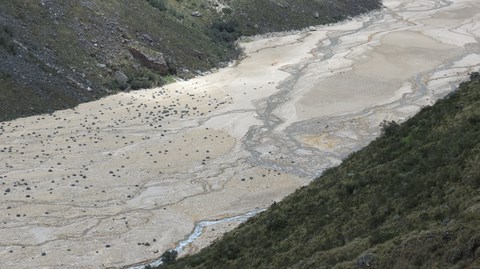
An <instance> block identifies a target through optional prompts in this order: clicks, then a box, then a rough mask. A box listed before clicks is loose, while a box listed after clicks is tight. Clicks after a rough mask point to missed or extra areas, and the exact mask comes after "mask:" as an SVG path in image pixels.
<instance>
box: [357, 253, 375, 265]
mask: <svg viewBox="0 0 480 269" xmlns="http://www.w3.org/2000/svg"><path fill="white" fill-rule="evenodd" d="M374 261H375V256H373V254H371V253H368V254H365V255H363V256H361V257H359V258H358V259H357V268H367V267H370V266H372V264H373V262H374Z"/></svg>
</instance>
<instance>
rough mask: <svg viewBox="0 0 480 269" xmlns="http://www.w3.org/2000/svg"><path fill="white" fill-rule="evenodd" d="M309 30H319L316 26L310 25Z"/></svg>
mask: <svg viewBox="0 0 480 269" xmlns="http://www.w3.org/2000/svg"><path fill="white" fill-rule="evenodd" d="M308 30H310V31H317V27H315V26H310V27H308Z"/></svg>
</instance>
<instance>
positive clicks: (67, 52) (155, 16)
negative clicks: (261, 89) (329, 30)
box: [0, 0, 380, 121]
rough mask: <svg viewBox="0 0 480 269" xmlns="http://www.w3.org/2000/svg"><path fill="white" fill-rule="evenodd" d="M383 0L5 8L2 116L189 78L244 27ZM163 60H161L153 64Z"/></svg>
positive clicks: (98, 1) (1, 15) (165, 0)
mask: <svg viewBox="0 0 480 269" xmlns="http://www.w3.org/2000/svg"><path fill="white" fill-rule="evenodd" d="M379 6H380V1H379V0H361V1H354V0H335V1H324V0H322V1H319V0H316V1H306V0H293V1H278V0H260V1H254V0H236V1H227V0H224V1H221V0H209V1H207V0H201V1H198V0H195V1H194V0H183V1H177V0H135V1H127V0H120V1H114V0H82V1H58V0H42V1H36V0H35V1H34V0H26V1H14V0H4V1H2V8H1V9H0V59H1V62H0V121H3V120H8V119H13V118H16V117H19V116H28V115H33V114H38V113H45V112H51V111H54V110H57V109H63V108H71V107H73V106H75V105H77V104H79V103H81V102H86V101H91V100H95V99H98V98H101V97H102V96H105V95H108V94H112V93H115V92H118V91H122V90H130V89H138V88H147V87H153V86H157V85H161V84H164V83H166V82H168V81H170V80H171V79H172V78H171V77H169V76H170V75H178V76H180V77H182V78H189V77H192V76H195V75H198V74H201V72H203V71H205V70H209V69H211V68H213V67H218V66H224V65H225V63H226V62H228V61H230V60H232V59H235V58H236V57H238V55H239V53H240V51H239V50H238V48H237V47H236V46H235V44H234V41H235V40H236V38H238V37H239V36H240V35H250V34H257V33H264V32H267V31H277V30H286V29H297V28H300V27H305V26H308V25H311V24H320V23H328V22H334V21H338V20H340V19H343V18H346V17H349V16H354V15H357V14H359V13H362V12H366V11H369V10H372V9H375V8H378V7H379ZM152 61H153V63H152Z"/></svg>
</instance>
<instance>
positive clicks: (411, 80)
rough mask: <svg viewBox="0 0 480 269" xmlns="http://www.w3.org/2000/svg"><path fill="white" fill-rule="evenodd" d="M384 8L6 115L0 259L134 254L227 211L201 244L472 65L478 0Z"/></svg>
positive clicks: (138, 257)
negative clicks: (169, 77)
mask: <svg viewBox="0 0 480 269" xmlns="http://www.w3.org/2000/svg"><path fill="white" fill-rule="evenodd" d="M384 5H385V8H384V9H383V10H382V11H379V12H374V13H371V14H368V15H365V16H362V17H358V18H353V19H351V20H349V21H346V22H343V23H339V24H334V25H327V26H318V27H317V29H316V31H306V30H305V31H299V32H295V33H283V34H272V35H269V36H262V37H251V38H246V39H245V40H243V42H242V43H241V46H242V47H244V49H245V57H244V58H243V59H242V60H241V61H239V62H238V63H237V64H235V65H232V66H231V67H228V68H224V69H221V70H218V71H215V72H213V73H212V74H209V75H205V76H201V77H197V78H195V79H192V80H189V81H181V82H177V83H174V84H170V85H167V86H165V87H163V88H157V89H149V90H141V91H135V92H130V93H121V94H118V95H114V96H110V97H107V98H104V99H102V100H99V101H95V102H91V103H86V104H82V105H80V106H78V107H77V108H75V109H70V110H64V111H57V112H55V113H52V114H49V115H40V116H34V117H28V118H22V119H17V120H14V121H9V122H2V123H0V188H1V189H0V191H1V193H2V196H1V198H0V199H1V200H0V205H1V206H0V238H1V242H0V262H1V264H2V266H5V267H6V268H11V267H15V268H31V267H38V268H122V267H128V266H129V265H133V264H137V263H141V262H144V261H149V260H154V259H156V258H158V257H159V256H160V255H161V254H162V253H163V252H164V251H165V250H167V249H172V248H175V247H177V245H178V244H179V242H182V240H184V239H186V238H188V237H189V235H190V234H191V233H192V231H194V229H195V227H196V224H197V223H201V222H202V221H206V220H222V219H227V220H232V221H225V222H221V221H220V222H214V224H212V225H211V226H208V225H207V226H205V227H204V228H203V229H202V234H201V235H199V236H198V237H196V238H195V240H194V241H193V243H191V244H188V245H187V246H185V248H182V249H181V254H185V253H189V252H194V251H196V250H198V249H199V248H200V247H203V246H205V245H206V244H208V242H211V240H213V239H215V238H216V237H218V236H221V234H222V233H223V232H225V231H227V230H230V229H233V228H234V227H235V225H237V224H238V223H239V221H236V220H237V219H235V218H233V219H232V218H231V217H235V216H238V217H239V218H238V220H242V216H243V215H245V214H248V213H249V212H252V211H256V210H261V209H263V208H266V207H268V206H269V205H270V204H272V203H273V202H274V201H279V200H281V199H282V198H283V197H285V196H286V195H288V194H289V193H291V192H293V191H294V190H295V189H296V188H298V187H300V186H302V185H305V184H308V182H310V181H311V180H312V179H314V178H315V177H317V176H318V175H319V174H321V173H322V171H323V170H325V169H326V168H328V167H331V166H333V165H337V164H339V163H340V162H341V160H342V159H343V158H344V157H346V156H347V155H348V154H350V153H351V152H353V151H355V150H357V149H359V148H361V147H363V146H365V145H366V144H368V143H369V142H370V141H372V140H373V139H374V138H375V137H377V136H378V135H379V133H380V127H379V125H380V124H381V123H382V122H383V121H384V120H387V121H391V120H396V121H403V120H405V119H406V118H408V117H410V116H412V115H414V114H415V113H416V112H417V111H418V110H419V109H420V108H421V107H423V106H427V105H431V104H433V103H434V102H435V100H437V99H438V98H441V97H443V96H445V95H446V94H448V93H449V92H451V91H452V90H453V89H454V88H455V87H456V85H458V83H459V82H461V81H463V80H464V79H466V78H467V76H468V74H469V73H470V72H472V71H475V70H478V68H479V64H480V55H479V52H480V45H479V38H480V3H478V2H477V1H475V0H458V1H440V0H426V1H420V2H419V1H413V0H399V1H393V0H386V1H385V2H384Z"/></svg>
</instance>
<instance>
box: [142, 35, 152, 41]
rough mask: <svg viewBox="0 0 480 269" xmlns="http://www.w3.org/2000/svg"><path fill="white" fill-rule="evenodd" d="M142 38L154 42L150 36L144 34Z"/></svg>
mask: <svg viewBox="0 0 480 269" xmlns="http://www.w3.org/2000/svg"><path fill="white" fill-rule="evenodd" d="M142 37H143V38H144V39H145V40H147V41H148V42H153V38H152V37H151V36H150V35H149V34H143V35H142Z"/></svg>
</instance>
